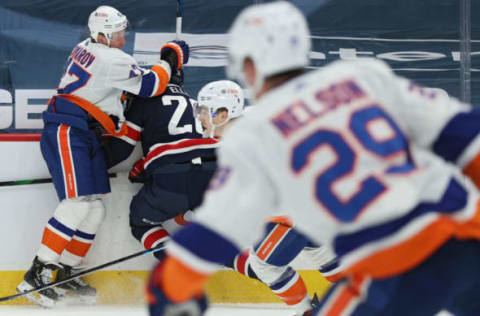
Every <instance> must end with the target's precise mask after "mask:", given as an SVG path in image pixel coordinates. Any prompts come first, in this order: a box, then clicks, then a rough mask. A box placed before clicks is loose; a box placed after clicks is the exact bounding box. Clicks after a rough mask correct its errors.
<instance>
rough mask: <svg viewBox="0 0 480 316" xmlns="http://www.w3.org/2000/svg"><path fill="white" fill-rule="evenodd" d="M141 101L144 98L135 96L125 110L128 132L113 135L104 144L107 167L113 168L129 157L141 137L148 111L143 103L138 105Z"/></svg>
mask: <svg viewBox="0 0 480 316" xmlns="http://www.w3.org/2000/svg"><path fill="white" fill-rule="evenodd" d="M127 102H128V101H127ZM139 102H143V100H141V99H139V98H134V99H133V100H132V101H131V103H130V106H128V107H127V111H125V123H126V125H127V134H126V135H123V136H120V137H111V139H110V141H109V142H106V143H105V144H104V145H103V147H104V152H105V157H106V161H107V168H111V167H113V166H115V165H116V164H118V163H120V162H122V161H123V160H125V159H127V158H128V157H129V156H130V154H131V153H132V151H133V149H134V148H135V145H136V144H137V142H138V141H140V139H141V136H142V131H143V126H144V117H145V112H146V111H145V108H144V107H142V106H141V105H140V106H138V105H136V104H137V103H139Z"/></svg>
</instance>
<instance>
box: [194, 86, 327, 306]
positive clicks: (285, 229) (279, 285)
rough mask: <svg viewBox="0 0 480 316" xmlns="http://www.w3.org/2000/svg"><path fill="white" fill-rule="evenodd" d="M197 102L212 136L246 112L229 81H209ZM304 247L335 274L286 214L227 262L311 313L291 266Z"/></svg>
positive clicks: (321, 252) (303, 288)
mask: <svg viewBox="0 0 480 316" xmlns="http://www.w3.org/2000/svg"><path fill="white" fill-rule="evenodd" d="M197 102H198V104H197V111H196V112H197V114H198V116H199V120H200V122H202V125H203V127H204V129H205V134H206V135H209V136H210V137H215V138H218V139H221V138H222V137H223V135H224V134H225V132H226V131H227V129H228V128H229V127H230V126H231V124H232V123H234V122H236V119H237V118H240V117H242V116H243V114H244V96H243V90H242V88H241V87H240V86H239V85H238V84H237V83H235V82H233V81H230V80H218V81H212V82H209V83H208V84H206V85H205V86H203V87H202V88H201V89H200V91H199V93H198V97H197ZM252 115H255V114H252ZM258 220H259V221H262V222H263V221H265V219H263V218H259V219H258ZM302 250H305V252H304V254H305V253H307V254H308V255H306V256H307V257H308V258H309V259H312V264H316V266H317V267H318V268H319V269H321V272H322V273H324V275H325V276H327V278H328V277H329V276H330V275H331V276H332V277H333V274H334V271H333V269H329V267H332V265H331V264H330V263H332V262H333V260H334V258H332V257H331V256H330V255H328V254H327V252H326V251H325V249H324V248H319V247H317V246H316V245H313V244H311V243H310V241H309V240H308V239H307V238H305V237H304V236H303V235H302V234H300V233H298V232H297V231H296V230H295V229H294V226H293V223H292V222H291V221H290V220H289V218H288V217H285V216H275V217H271V218H268V219H267V220H266V229H265V234H264V237H263V238H262V239H261V240H260V241H259V242H258V243H257V244H256V245H255V246H253V247H251V248H249V249H247V250H245V251H243V252H242V253H240V254H238V255H237V256H236V257H235V258H234V259H233V260H231V261H230V262H227V263H226V265H227V266H228V267H230V268H232V269H234V270H235V271H237V272H238V273H241V274H243V275H246V276H248V277H250V278H253V279H257V280H260V281H261V282H263V283H265V284H266V285H267V286H268V287H270V289H271V290H272V291H273V292H274V293H275V294H276V295H277V296H278V298H280V299H281V300H282V301H283V302H285V304H287V305H288V306H290V307H291V308H292V309H294V310H295V311H296V314H298V315H309V313H310V311H311V310H312V305H314V304H315V303H313V304H312V300H311V299H310V297H309V295H308V293H307V288H306V286H305V283H304V281H303V278H302V277H301V275H300V274H299V273H298V272H297V271H295V270H294V269H292V268H291V267H290V265H289V264H290V263H291V262H292V261H293V259H295V257H297V255H298V254H299V253H300V252H301V251H302ZM330 280H333V279H330ZM315 302H316V300H315Z"/></svg>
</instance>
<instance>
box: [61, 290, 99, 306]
mask: <svg viewBox="0 0 480 316" xmlns="http://www.w3.org/2000/svg"><path fill="white" fill-rule="evenodd" d="M96 304H97V296H96V295H95V296H92V295H79V294H77V293H73V292H72V291H69V290H67V292H66V294H65V295H64V296H62V298H61V299H60V300H59V301H58V302H57V306H60V305H61V306H72V305H96Z"/></svg>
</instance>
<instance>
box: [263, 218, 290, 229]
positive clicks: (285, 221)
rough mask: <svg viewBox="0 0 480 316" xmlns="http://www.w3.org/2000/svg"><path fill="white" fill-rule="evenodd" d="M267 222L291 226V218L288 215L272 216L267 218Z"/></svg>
mask: <svg viewBox="0 0 480 316" xmlns="http://www.w3.org/2000/svg"><path fill="white" fill-rule="evenodd" d="M267 222H272V223H277V224H283V225H287V226H290V227H293V222H292V219H291V218H290V217H288V216H272V217H269V218H267Z"/></svg>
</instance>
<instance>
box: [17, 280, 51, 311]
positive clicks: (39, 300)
mask: <svg viewBox="0 0 480 316" xmlns="http://www.w3.org/2000/svg"><path fill="white" fill-rule="evenodd" d="M31 289H33V287H32V286H31V285H30V284H28V283H26V282H25V281H23V282H22V283H20V285H18V286H17V292H18V293H23V292H26V291H29V290H31ZM24 296H25V298H26V299H27V300H29V301H30V302H32V303H35V304H37V305H40V306H42V307H46V308H53V307H55V305H56V301H55V300H52V299H51V298H48V297H45V296H43V295H41V294H40V293H38V292H33V293H29V294H25V295H24Z"/></svg>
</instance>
